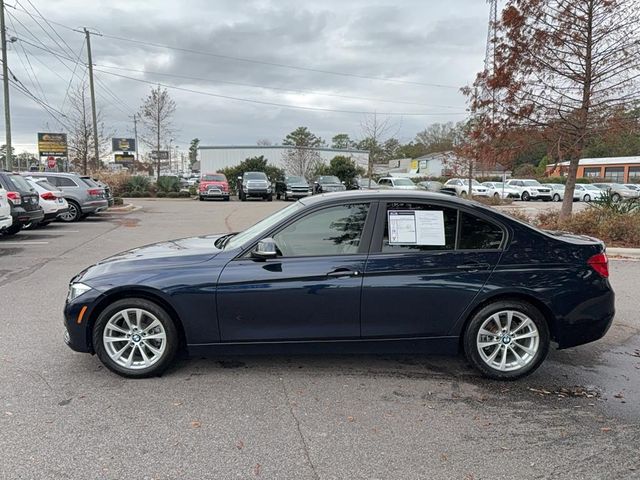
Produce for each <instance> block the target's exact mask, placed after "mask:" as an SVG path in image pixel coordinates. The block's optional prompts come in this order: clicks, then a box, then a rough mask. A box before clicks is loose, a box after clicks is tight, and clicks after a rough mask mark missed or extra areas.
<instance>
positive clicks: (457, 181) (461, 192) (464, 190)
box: [442, 178, 489, 197]
mask: <svg viewBox="0 0 640 480" xmlns="http://www.w3.org/2000/svg"><path fill="white" fill-rule="evenodd" d="M442 190H449V191H454V192H456V195H457V196H458V197H466V196H467V195H468V194H469V180H468V179H466V178H464V179H463V178H450V179H449V180H447V181H446V182H445V184H444V185H443V186H442ZM471 193H472V195H474V196H476V197H487V196H489V189H488V188H487V187H485V186H484V185H482V184H481V183H480V182H478V181H477V180H473V181H472V182H471Z"/></svg>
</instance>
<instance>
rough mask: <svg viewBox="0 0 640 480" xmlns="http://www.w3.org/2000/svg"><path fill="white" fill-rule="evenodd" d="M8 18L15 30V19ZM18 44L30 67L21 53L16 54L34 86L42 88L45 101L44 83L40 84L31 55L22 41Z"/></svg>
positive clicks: (41, 91)
mask: <svg viewBox="0 0 640 480" xmlns="http://www.w3.org/2000/svg"><path fill="white" fill-rule="evenodd" d="M7 18H8V19H9V23H11V28H12V29H13V30H14V31H15V30H16V27H15V25H14V24H13V20H12V19H11V17H9V16H7ZM18 45H19V47H20V49H21V50H22V53H23V55H24V57H25V60H26V61H27V64H28V65H29V68H27V67H26V65H25V64H24V62H23V61H22V57H21V56H20V55H19V54H18V55H16V56H17V57H18V60H19V61H20V64H21V65H22V67H23V68H24V70H25V72H26V73H27V76H28V77H29V81H30V82H31V84H32V85H33V88H34V89H36V90H38V88H40V93H41V94H42V98H44V99H45V101H46V100H47V95H46V94H45V93H44V89H43V88H42V85H41V84H40V80H38V75H36V72H35V70H34V69H33V65H31V60H29V56H28V55H27V52H26V51H25V49H24V45H22V44H21V43H19V44H18ZM16 53H18V51H17V50H16ZM29 70H31V73H33V76H32V75H31V73H29Z"/></svg>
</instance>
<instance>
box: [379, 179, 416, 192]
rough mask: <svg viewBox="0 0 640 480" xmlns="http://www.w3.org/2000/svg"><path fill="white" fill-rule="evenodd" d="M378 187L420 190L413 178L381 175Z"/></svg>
mask: <svg viewBox="0 0 640 480" xmlns="http://www.w3.org/2000/svg"><path fill="white" fill-rule="evenodd" d="M378 187H380V188H383V189H392V190H420V187H418V186H417V185H416V184H415V183H413V180H411V179H410V178H405V177H383V178H381V179H380V180H378Z"/></svg>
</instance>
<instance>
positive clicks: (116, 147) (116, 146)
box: [111, 138, 136, 152]
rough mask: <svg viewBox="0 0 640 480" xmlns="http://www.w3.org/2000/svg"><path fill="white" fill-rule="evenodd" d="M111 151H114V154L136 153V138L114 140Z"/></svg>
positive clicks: (112, 140)
mask: <svg viewBox="0 0 640 480" xmlns="http://www.w3.org/2000/svg"><path fill="white" fill-rule="evenodd" d="M111 150H113V151H114V152H135V151H136V139H135V138H112V139H111Z"/></svg>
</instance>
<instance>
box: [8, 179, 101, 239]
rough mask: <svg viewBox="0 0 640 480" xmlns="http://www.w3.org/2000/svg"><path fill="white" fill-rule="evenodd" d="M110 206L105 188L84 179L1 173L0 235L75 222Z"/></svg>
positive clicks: (95, 182) (93, 180)
mask: <svg viewBox="0 0 640 480" xmlns="http://www.w3.org/2000/svg"><path fill="white" fill-rule="evenodd" d="M111 205H113V196H112V195H111V189H110V188H109V186H108V185H106V184H104V183H101V182H99V181H98V180H96V179H94V178H91V177H90V176H86V175H78V174H76V173H60V172H21V173H16V172H8V171H5V170H2V171H0V233H1V234H3V235H15V234H16V233H18V232H19V231H20V230H22V229H30V228H37V227H42V226H46V225H48V224H49V223H51V222H54V221H63V222H75V221H78V220H81V219H83V218H85V217H87V216H89V215H93V214H96V213H99V212H101V211H103V210H106V209H107V208H108V207H109V206H111Z"/></svg>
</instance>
